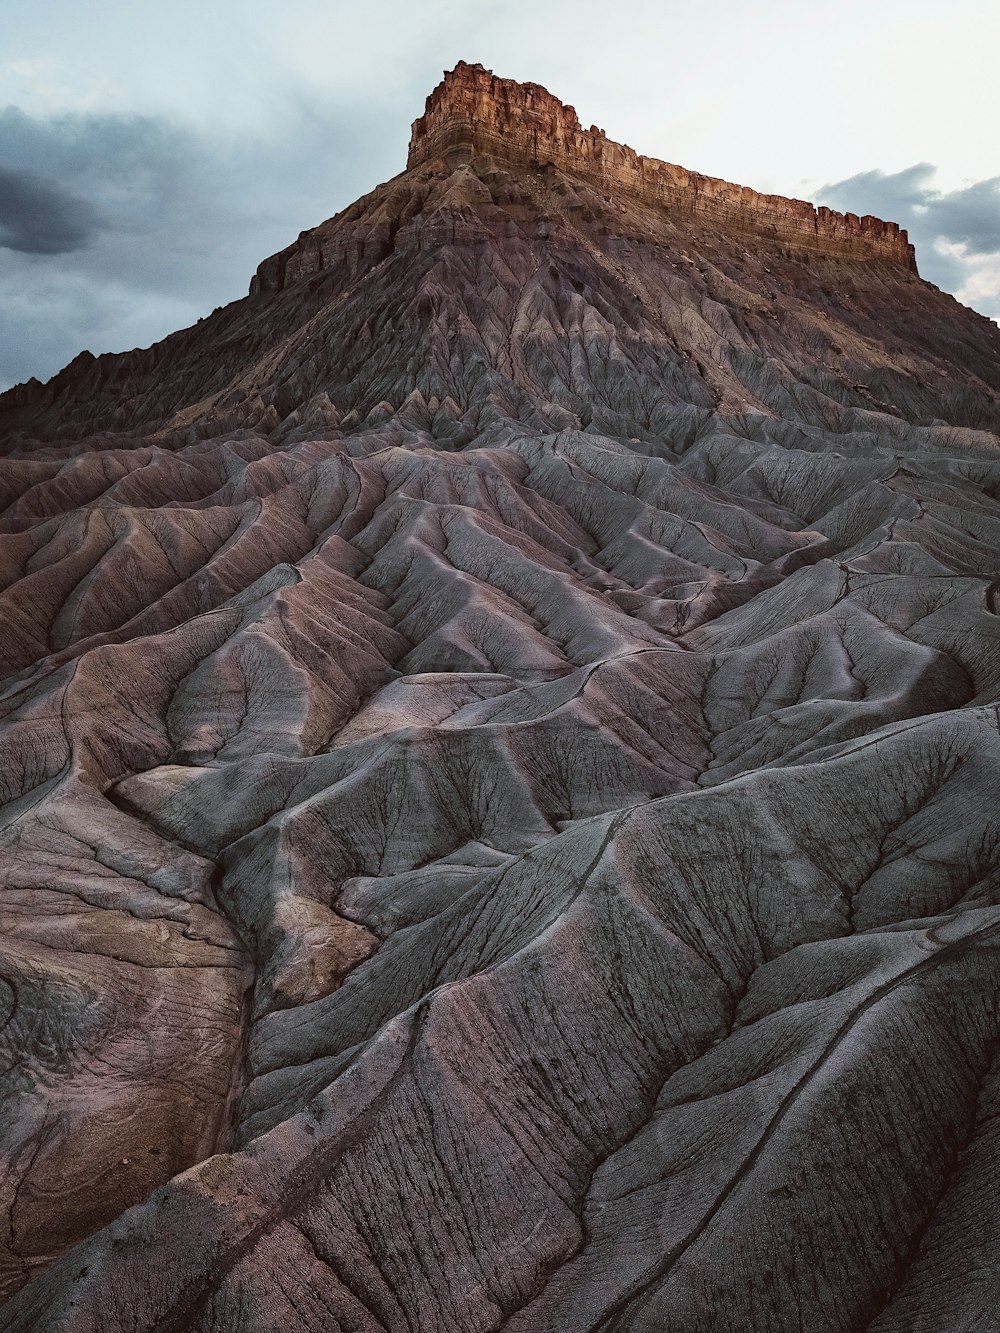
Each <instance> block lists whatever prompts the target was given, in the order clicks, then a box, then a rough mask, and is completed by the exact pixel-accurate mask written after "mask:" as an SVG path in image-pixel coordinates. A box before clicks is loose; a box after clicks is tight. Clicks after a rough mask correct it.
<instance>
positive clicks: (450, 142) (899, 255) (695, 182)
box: [407, 62, 916, 271]
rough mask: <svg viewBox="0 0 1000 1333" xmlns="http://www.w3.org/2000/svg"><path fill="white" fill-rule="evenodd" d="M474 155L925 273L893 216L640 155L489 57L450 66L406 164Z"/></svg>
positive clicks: (416, 129) (417, 128) (417, 127)
mask: <svg viewBox="0 0 1000 1333" xmlns="http://www.w3.org/2000/svg"><path fill="white" fill-rule="evenodd" d="M473 154H483V155H484V156H487V157H491V158H494V159H495V160H496V161H498V162H507V163H510V164H512V165H514V166H527V165H531V166H535V167H539V166H540V167H545V166H556V167H561V168H562V169H564V170H567V171H571V172H573V173H574V174H579V175H585V176H588V177H590V178H591V179H593V180H595V181H599V182H600V183H601V184H602V185H603V186H604V187H605V188H606V189H610V190H613V191H614V192H615V193H616V194H620V193H621V192H622V191H627V192H628V193H629V194H633V195H635V196H637V197H638V198H640V199H642V200H644V201H645V202H647V203H650V204H654V205H656V206H657V207H662V208H665V209H667V210H668V211H669V212H670V213H671V214H673V215H675V216H677V217H685V218H686V217H696V218H698V219H699V220H702V219H703V220H705V221H707V222H711V223H712V224H713V225H715V226H721V227H723V228H726V229H729V230H732V231H734V232H740V231H748V232H752V233H759V234H761V235H764V236H769V237H773V238H775V239H777V240H780V241H783V242H784V243H786V244H788V245H794V246H799V247H803V246H804V247H806V248H811V249H817V250H825V251H827V252H829V253H834V254H855V255H866V256H870V257H871V258H872V259H878V260H881V261H884V262H886V263H894V264H901V265H903V266H904V267H906V268H910V269H913V270H914V271H916V259H915V255H914V249H913V246H912V245H910V244H909V242H908V240H907V235H906V232H905V231H903V230H902V229H901V228H900V227H898V226H897V225H896V223H894V222H883V221H882V220H881V219H880V218H876V217H871V216H870V215H866V216H864V217H858V216H857V215H856V214H854V213H837V212H835V211H834V210H833V209H830V208H814V207H813V205H812V204H809V203H806V202H805V201H804V200H802V199H784V198H782V197H781V196H780V195H774V194H760V193H759V192H758V191H757V190H751V189H748V188H747V187H745V186H741V185H732V184H730V182H729V181H723V180H717V179H715V178H714V177H712V176H702V175H701V174H700V173H698V172H695V171H686V170H685V169H684V168H683V167H677V166H673V165H672V164H671V163H669V162H658V161H657V160H656V159H655V158H650V157H641V156H640V155H639V154H638V153H636V152H635V151H634V150H633V149H631V148H629V147H628V145H627V144H620V143H615V142H614V141H613V140H611V139H609V138H608V137H607V135H606V134H605V133H604V131H603V130H601V129H598V128H597V126H596V125H591V127H590V129H589V130H585V129H584V128H583V126H582V125H581V124H580V120H579V118H578V116H577V114H576V111H575V109H574V108H573V107H571V106H566V105H564V103H562V102H560V101H559V99H558V98H557V97H553V96H552V94H551V93H550V92H547V91H546V89H544V88H542V87H541V86H540V85H539V84H537V83H516V82H515V81H514V80H513V79H500V78H497V76H496V75H495V74H494V73H493V71H492V70H488V69H484V68H483V66H482V65H467V64H465V63H464V62H463V63H460V64H459V65H458V66H457V67H456V68H455V69H453V70H452V71H451V72H450V73H446V74H445V76H444V79H443V80H442V81H441V83H439V84H438V86H437V87H436V88H435V89H434V91H433V92H432V93H431V94H430V96H429V97H428V98H427V106H426V109H425V111H424V114H423V115H422V116H421V117H420V119H419V120H415V121H414V122H413V130H412V134H411V137H410V152H409V159H408V161H407V167H408V168H410V169H412V168H413V167H417V166H420V165H421V164H422V163H424V162H428V161H432V160H433V159H434V158H443V159H445V160H447V161H451V162H455V161H461V160H467V159H468V157H469V156H470V155H473Z"/></svg>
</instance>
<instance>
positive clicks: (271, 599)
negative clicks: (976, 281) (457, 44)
mask: <svg viewBox="0 0 1000 1333" xmlns="http://www.w3.org/2000/svg"><path fill="white" fill-rule="evenodd" d="M0 439H2V441H3V444H2V450H3V457H2V458H0V488H2V500H0V507H2V529H0V531H2V535H0V553H2V554H0V576H2V585H3V591H2V594H0V598H2V601H0V624H2V627H3V634H2V636H0V655H2V659H3V667H2V677H3V682H2V691H0V710H2V711H0V747H2V753H3V760H2V764H0V783H2V787H3V791H2V808H0V839H2V854H0V869H2V896H0V904H2V910H0V1110H2V1114H0V1160H2V1170H0V1301H2V1304H0V1330H2V1331H3V1333H56V1331H57V1330H58V1331H59V1333H146V1331H147V1330H148V1331H152V1330H158V1331H159V1333H265V1331H266V1333H279V1331H282V1333H286V1331H287V1333H326V1331H327V1330H342V1331H343V1333H348V1330H350V1331H351V1333H376V1331H378V1330H385V1331H386V1333H388V1331H390V1330H391V1331H392V1333H397V1331H406V1330H409V1331H411V1333H499V1331H500V1330H503V1331H504V1333H622V1331H624V1330H628V1331H630V1333H631V1331H634V1333H800V1331H802V1330H805V1331H806V1333H854V1331H857V1333H860V1331H861V1330H868V1331H869V1333H952V1331H955V1333H958V1331H962V1333H973V1330H976V1331H977V1333H995V1330H996V1329H997V1328H998V1326H1000V1325H998V1322H997V1314H996V1311H997V1308H998V1304H1000V1290H998V1285H1000V1284H998V1278H997V1272H998V1264H1000V1255H998V1246H1000V1239H998V1238H1000V1202H998V1199H1000V1194H998V1185H1000V1179H998V1175H1000V1168H998V1162H1000V1064H998V1062H997V1050H998V1035H1000V802H998V795H1000V792H998V787H1000V780H998V771H1000V769H998V760H1000V618H998V611H1000V600H998V599H1000V591H998V590H1000V581H998V574H1000V557H998V548H1000V329H998V328H997V326H996V325H995V324H993V323H991V322H990V321H989V320H987V319H985V318H982V317H980V316H978V315H976V314H974V313H973V312H972V311H970V310H968V309H965V308H964V307H962V306H961V305H960V304H958V302H956V301H955V300H954V299H953V298H952V297H950V296H948V295H946V294H945V293H943V292H941V291H939V290H937V289H936V288H935V287H932V286H930V285H929V284H927V283H925V282H923V281H922V280H921V279H920V278H919V276H918V273H917V270H916V264H915V260H914V255H913V250H912V248H911V247H910V246H909V245H908V243H907V238H906V235H905V233H902V232H900V231H899V229H898V228H896V227H895V226H893V225H892V224H891V223H884V222H881V221H878V220H877V219H874V218H856V217H853V216H852V215H847V216H843V215H840V214H835V213H832V212H830V211H829V210H826V209H820V210H815V209H813V207H812V206H811V205H809V204H806V203H803V202H801V201H795V200H786V199H780V198H777V197H773V196H765V195H760V194H757V193H755V192H754V191H752V190H747V189H740V188H739V187H738V186H733V185H729V184H727V183H725V182H722V181H717V180H712V179H711V178H708V177H704V176H700V175H698V174H696V173H694V172H689V171H686V170H683V169H682V168H680V167H675V166H670V165H668V164H664V163H659V162H654V161H652V160H650V159H646V158H643V157H640V156H637V154H636V153H634V152H633V151H632V150H631V149H628V148H625V147H624V146H622V145H618V144H616V143H614V142H613V141H611V140H610V139H608V138H607V137H606V136H605V135H604V133H603V131H601V130H598V129H597V128H596V127H592V128H591V129H589V130H588V129H585V128H584V127H583V126H582V125H581V124H580V122H579V121H578V119H577V116H576V113H575V112H574V110H573V108H572V107H567V106H564V105H563V104H562V103H560V102H559V101H557V100H556V99H555V98H554V97H552V96H550V95H549V94H548V93H547V92H545V90H544V89H542V88H540V87H538V86H537V85H533V84H526V85H519V84H516V83H512V82H510V81H507V80H502V79H498V78H495V77H494V76H493V75H492V74H491V73H490V71H488V70H484V69H483V68H482V67H481V66H469V65H465V64H460V65H459V66H458V67H457V68H456V69H455V70H454V71H452V72H451V73H450V74H448V75H447V76H446V77H445V80H444V82H443V83H442V84H441V85H440V86H439V87H438V88H437V89H436V90H435V91H434V93H432V95H431V96H430V98H428V102H427V108H426V112H425V115H424V116H422V117H421V118H420V119H419V120H418V121H417V122H416V123H415V125H414V129H413V139H412V143H411V148H410V157H409V162H408V165H407V169H406V170H405V171H404V172H403V173H402V174H400V175H398V176H396V177H395V178H394V179H393V180H391V181H389V182H387V183H386V184H384V185H381V186H379V187H378V188H377V189H375V190H374V191H373V192H372V193H371V194H369V195H367V196H365V197H364V198H362V199H360V200H359V201H358V202H357V203H355V204H353V205H352V206H351V207H350V208H348V209H347V210H346V211H344V212H343V213H341V214H339V215H338V216H337V217H335V218H333V219H331V220H330V221H328V222H324V223H322V224H321V225H320V226H318V227H315V228H314V229H312V230H311V231H307V232H303V233H302V234H301V235H300V236H299V238H298V239H297V240H296V241H295V242H294V243H293V244H292V245H291V246H289V247H288V249H286V250H285V251H283V252H282V253H280V254H278V255H275V256H274V257H272V258H271V259H268V260H266V261H265V262H264V263H263V264H262V265H261V266H260V269H259V271H258V273H257V275H256V277H255V278H254V279H253V282H252V285H251V291H250V294H249V295H248V296H247V297H246V298H245V299H243V300H240V301H237V302H235V303H234V304H233V305H230V306H228V307H226V308H225V309H221V310H218V311H216V312H215V313H214V314H213V315H211V316H210V317H209V318H206V319H204V320H202V321H199V323H198V324H197V325H195V326H194V327H192V328H190V329H187V330H184V331H182V332H179V333H176V334H174V335H173V336H171V337H169V338H167V339H166V340H165V341H163V342H161V343H159V344H157V345H156V346H154V347H151V348H149V349H148V350H145V351H135V352H129V353H125V354H122V355H106V356H101V357H98V358H96V359H95V358H94V357H93V356H91V355H90V354H89V353H82V354H81V355H80V356H79V357H78V358H77V359H76V360H75V361H73V362H72V363H71V364H70V365H69V366H68V367H67V368H66V369H65V370H64V371H62V372H61V373H60V374H59V375H57V376H56V377H55V378H54V379H53V380H51V381H50V382H49V383H48V384H46V385H41V384H39V383H38V382H37V381H31V382H29V383H28V384H26V385H22V386H19V387H18V388H15V389H13V390H11V391H10V392H8V393H7V394H5V395H3V396H2V397H0Z"/></svg>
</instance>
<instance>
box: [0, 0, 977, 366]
mask: <svg viewBox="0 0 1000 1333" xmlns="http://www.w3.org/2000/svg"><path fill="white" fill-rule="evenodd" d="M0 33H2V39H0V389H3V388H6V387H8V386H9V385H11V384H14V383H17V382H19V381H21V380H24V379H27V378H28V377H30V376H37V377H38V378H39V379H42V380H45V379H48V378H49V377H50V376H51V375H53V374H54V373H55V372H56V371H57V370H59V369H60V368H61V367H62V366H63V365H65V364H66V363H67V362H68V361H70V360H71V359H72V358H73V357H74V356H75V355H77V354H78V353H79V352H80V351H81V350H83V349H84V348H87V349H88V350H90V351H92V352H93V353H95V354H99V353H101V352H105V351H123V350H126V349H128V348H131V347H136V346H147V345H148V344H149V343H151V342H153V341H155V340H156V339H158V338H161V337H163V336H165V335H166V334H167V333H169V332H171V331H172V330H174V329H176V328H181V327H184V326H185V325H188V324H191V323H194V322H195V321H196V320H197V319H198V318H199V317H200V316H203V315H206V314H209V313H210V312H211V310H212V309H213V308H214V307H216V306H218V305H223V304H225V303H226V302H228V301H232V300H235V299H237V298H238V297H240V296H243V295H244V294H245V293H246V289H247V286H248V283H249V280H250V277H251V275H252V274H253V272H254V270H255V269H256V267H257V265H258V263H259V262H260V261H261V260H262V259H264V258H265V257H266V256H267V255H269V254H272V253H273V252H274V251H276V250H279V249H281V248H282V247H283V246H285V245H287V244H288V243H289V242H290V241H291V240H293V239H294V238H295V236H296V235H297V234H298V233H299V232H300V231H301V230H303V229H305V228H308V227H311V226H315V225H316V224H317V223H319V222H321V221H323V220H324V219H325V218H327V217H330V216H331V215H332V214H334V213H336V212H338V211H339V210H340V209H341V208H343V207H345V206H346V205H347V204H349V203H351V202H352V201H353V200H354V199H355V198H357V197H358V196H359V195H361V194H364V193H366V192H367V191H368V190H370V189H372V188H373V187H374V186H375V185H377V184H379V183H380V182H381V181H383V180H386V179H388V178H389V177H390V176H393V175H395V174H396V173H397V172H399V171H401V170H402V169H403V167H404V166H405V161H406V147H407V142H408V139H409V129H410V122H411V121H412V120H413V119H414V118H415V117H416V116H418V115H419V114H420V113H421V111H422V110H423V102H424V98H425V97H426V95H427V94H428V93H429V92H430V91H431V89H432V88H433V87H434V85H435V84H436V83H437V82H438V81H439V80H440V78H441V74H442V71H443V70H445V69H450V68H451V67H452V66H454V65H455V64H456V63H457V61H458V60H460V59H464V60H467V61H469V62H470V63H472V62H476V61H480V62H482V63H483V64H484V65H486V66H487V67H488V68H491V69H493V70H494V71H495V72H496V73H497V74H501V75H504V76H506V77H510V78H516V79H520V80H532V81H534V82H536V83H542V84H544V85H545V86H546V87H547V88H548V89H549V90H550V91H551V92H553V93H555V94H556V96H558V97H560V98H561V99H562V100H563V101H565V102H569V103H572V104H573V105H574V106H575V107H576V109H577V111H578V112H579V115H580V119H581V120H582V121H583V123H584V124H585V125H590V124H591V123H596V124H598V125H600V126H601V127H602V128H603V129H605V130H606V131H607V134H608V136H609V137H610V138H612V139H616V140H618V141H619V142H624V143H629V144H631V146H632V147H633V148H635V149H637V150H638V151H639V152H641V153H645V154H646V155H647V156H650V157H658V158H662V159H665V160H666V161H669V162H677V163H680V164H681V165H683V166H686V167H689V168H692V169H694V170H697V171H701V172H704V173H706V174H708V175H714V176H721V177H723V178H724V179H726V180H731V181H736V182H739V183H740V184H743V185H751V186H753V187H755V188H756V189H759V190H764V191H768V192H774V193H779V194H785V195H790V196H793V197H796V198H806V199H812V200H814V201H816V202H820V203H826V204H829V205H830V206H831V207H834V208H839V209H842V210H849V211H851V212H856V213H874V214H876V216H879V217H884V218H888V219H890V220H892V221H895V222H898V223H900V225H902V226H905V227H907V228H908V229H909V232H910V238H911V240H913V241H914V243H915V245H916V247H917V262H918V265H919V268H920V272H921V274H922V275H923V276H924V277H925V278H926V279H928V281H931V282H934V283H935V284H936V285H938V286H940V287H943V288H944V289H945V290H947V291H951V292H954V293H955V294H956V295H957V296H958V297H959V299H960V300H962V301H964V302H965V303H966V304H968V305H971V306H973V307H974V308H975V309H977V310H979V311H981V312H982V313H983V314H986V315H989V316H991V317H992V318H994V319H997V320H1000V135H998V133H997V130H998V127H1000V80H998V79H997V77H996V58H997V57H996V53H997V51H998V50H1000V2H998V0H951V2H950V3H949V5H948V6H947V7H946V6H945V5H943V4H942V3H941V0H907V2H906V3H901V2H900V0H883V3H882V4H880V5H878V6H874V5H872V4H871V2H870V0H863V2H862V0H841V2H840V3H839V4H838V5H837V6H836V7H831V6H822V7H819V6H806V5H803V4H802V3H801V0H794V3H793V2H792V0H757V3H755V4H752V5H751V4H747V3H746V0H684V3H680V2H679V0H659V3H651V2H650V3H647V2H646V0H614V2H613V3H612V2H611V0H603V2H602V3H597V0H575V3H569V2H568V0H546V3H544V4H541V3H539V2H538V0H530V2H528V0H504V3H493V2H492V0H481V3H477V4H472V3H456V2H455V0H422V3H421V4H419V5H414V4H412V3H409V2H405V3H404V0H381V3H380V4H378V5H376V4H370V3H369V4H367V5H359V4H357V3H353V4H346V3H342V0H325V3H320V2H319V0H284V3H283V4H281V5H280V6H279V5H276V4H274V3H273V0H272V2H269V3H267V4H265V3H263V0H87V3H86V4H82V3H80V0H46V3H45V4H44V5H42V4H37V3H36V4H32V5H29V4H27V3H25V0H0Z"/></svg>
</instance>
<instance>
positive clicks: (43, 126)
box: [0, 93, 405, 390]
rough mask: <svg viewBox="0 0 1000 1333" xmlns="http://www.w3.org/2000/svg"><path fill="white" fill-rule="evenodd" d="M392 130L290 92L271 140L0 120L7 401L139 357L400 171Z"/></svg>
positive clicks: (0, 385) (144, 119)
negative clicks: (23, 387) (104, 359)
mask: <svg viewBox="0 0 1000 1333" xmlns="http://www.w3.org/2000/svg"><path fill="white" fill-rule="evenodd" d="M393 137H394V136H393V134H392V133H391V131H390V132H389V133H387V132H386V128H385V127H384V126H383V125H381V124H379V123H376V122H373V121H370V120H366V119H365V117H364V116H363V115H359V114H358V113H357V112H356V111H355V112H352V113H350V114H348V113H347V112H345V111H344V110H343V109H342V108H340V107H338V106H336V105H335V104H328V105H326V106H322V105H317V104H316V101H315V99H312V101H311V103H310V104H309V105H305V104H304V101H303V100H302V99H299V98H296V96H295V95H294V93H292V94H290V95H289V96H288V97H287V98H286V99H284V101H283V105H282V107H281V109H280V110H276V112H275V114H274V115H273V117H272V119H271V123H270V125H269V127H268V131H267V132H262V131H261V130H260V129H259V127H258V128H256V129H255V130H254V131H253V132H250V131H247V132H245V133H243V134H242V135H238V134H234V133H233V132H231V131H226V132H218V131H216V132H214V133H213V130H212V129H211V128H206V129H205V130H204V131H199V130H197V129H194V128H192V127H190V126H185V125H182V124H179V123H177V122H174V121H172V120H170V119H169V118H166V117H162V116H146V115H134V114H106V113H100V114H98V113H91V112H73V113H61V114H58V115H55V116H49V117H38V116H30V115H28V114H26V113H25V112H24V111H23V110H21V109H19V108H17V107H7V108H6V109H0V255H2V256H3V259H2V262H0V390H2V389H4V388H7V387H9V386H10V385H11V384H15V383H18V382H19V381H21V380H24V379H27V378H29V377H31V376H36V377H37V378H39V379H43V380H44V379H48V378H49V377H50V376H51V375H53V374H55V372H56V371H57V370H59V369H60V368H61V367H62V366H64V365H66V364H67V362H69V361H71V360H72V359H73V357H75V356H76V355H77V354H78V353H79V352H80V351H81V350H82V349H83V348H88V349H89V350H91V351H93V352H94V353H95V354H97V353H100V352H104V351H123V350H126V349H127V348H128V347H130V346H136V345H139V346H144V345H147V344H149V343H151V342H153V341H155V340H157V339H158V338H162V337H164V336H165V335H166V334H167V333H170V332H172V331H173V330H174V329H176V328H179V327H183V326H184V325H185V324H191V323H194V321H195V320H196V319H197V318H198V317H199V316H201V315H206V314H208V313H209V312H210V311H211V310H212V308H213V307H214V306H217V305H223V304H225V303H227V302H229V301H232V300H235V299H236V298H238V297H240V296H243V295H245V294H246V290H247V286H248V283H249V280H250V277H251V275H252V274H253V272H254V270H255V269H256V267H257V264H258V263H259V262H260V261H261V260H262V259H264V258H266V256H267V255H269V254H273V253H274V251H276V250H279V249H281V248H282V247H283V246H285V245H287V244H288V243H289V242H290V241H292V240H293V239H294V238H295V236H296V235H297V234H298V233H299V231H300V230H301V229H302V228H303V227H309V226H313V225H315V224H316V223H318V222H321V221H323V219H324V218H327V217H329V216H330V215H331V214H332V213H334V212H336V211H337V209H338V208H341V207H343V206H345V205H346V204H348V203H350V202H351V201H352V200H353V199H355V198H356V197H357V196H358V195H360V194H362V193H364V192H365V191H366V190H368V189H371V188H373V187H374V186H375V185H376V184H377V183H378V182H379V180H382V179H385V178H386V177H388V176H391V175H392V174H393V172H394V171H397V170H399V168H400V166H401V165H402V164H401V162H399V161H397V160H394V155H398V154H402V153H403V152H405V144H398V145H397V144H394V143H393Z"/></svg>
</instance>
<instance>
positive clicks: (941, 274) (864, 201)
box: [819, 162, 1000, 318]
mask: <svg viewBox="0 0 1000 1333" xmlns="http://www.w3.org/2000/svg"><path fill="white" fill-rule="evenodd" d="M934 173H935V168H934V167H933V166H932V165H931V164H930V163H929V162H918V163H916V164H915V165H914V166H912V167H907V168H906V169H905V170H904V171H897V172H884V171H864V172H861V173H860V174H859V175H857V176H851V177H849V178H848V179H847V180H842V181H837V182H835V183H834V184H832V185H826V186H824V187H823V189H822V191H821V192H820V196H819V197H820V199H821V201H822V202H823V203H825V204H829V205H831V206H832V207H834V208H838V209H841V210H842V211H844V212H851V213H874V214H875V216H876V217H880V218H886V219H888V220H890V221H893V222H898V223H899V225H900V226H901V227H905V228H906V230H907V231H908V232H909V234H910V240H911V241H912V242H913V243H914V245H915V246H916V247H917V263H918V265H919V268H920V272H921V274H922V275H923V276H924V277H925V278H928V279H929V280H930V281H931V282H934V283H936V284H937V285H938V286H939V287H944V288H945V289H946V290H948V291H956V290H960V289H961V288H962V287H963V286H965V285H967V284H969V283H970V282H974V284H975V290H976V296H977V299H976V302H975V303H976V307H977V309H980V310H982V311H983V312H984V313H985V314H989V315H992V316H993V317H994V318H996V317H997V315H998V314H1000V284H998V283H997V282H996V280H995V279H994V278H993V277H992V275H993V274H994V273H995V272H996V271H998V270H1000V176H993V177H991V178H990V179H989V180H982V181H976V182H975V183H974V184H973V185H967V186H965V187H964V188H963V189H960V190H951V191H942V190H938V189H937V188H935V186H934V184H933V179H934ZM948 246H952V247H954V246H963V247H964V250H963V252H962V253H961V254H960V255H956V254H954V253H948V252H947V249H946V247H948ZM985 275H989V276H985Z"/></svg>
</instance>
